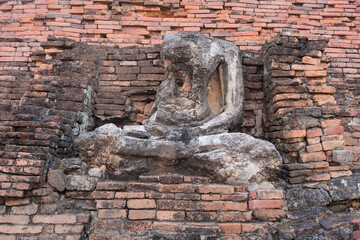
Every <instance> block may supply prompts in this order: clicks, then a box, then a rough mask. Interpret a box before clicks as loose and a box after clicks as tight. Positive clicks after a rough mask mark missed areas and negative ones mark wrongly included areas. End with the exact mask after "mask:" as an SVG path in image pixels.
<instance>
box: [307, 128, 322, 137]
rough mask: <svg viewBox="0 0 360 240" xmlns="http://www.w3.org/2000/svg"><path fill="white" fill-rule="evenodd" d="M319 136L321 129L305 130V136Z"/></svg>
mask: <svg viewBox="0 0 360 240" xmlns="http://www.w3.org/2000/svg"><path fill="white" fill-rule="evenodd" d="M321 136H322V132H321V129H315V130H308V131H307V132H306V137H307V138H314V137H321Z"/></svg>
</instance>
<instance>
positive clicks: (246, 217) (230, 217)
mask: <svg viewBox="0 0 360 240" xmlns="http://www.w3.org/2000/svg"><path fill="white" fill-rule="evenodd" d="M218 220H219V222H248V221H251V212H219V213H218Z"/></svg>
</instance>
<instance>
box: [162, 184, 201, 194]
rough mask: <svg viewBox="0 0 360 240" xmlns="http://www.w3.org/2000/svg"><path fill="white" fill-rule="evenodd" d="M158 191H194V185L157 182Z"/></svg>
mask: <svg viewBox="0 0 360 240" xmlns="http://www.w3.org/2000/svg"><path fill="white" fill-rule="evenodd" d="M159 192H169V193H179V192H182V193H194V192H195V185H192V184H159Z"/></svg>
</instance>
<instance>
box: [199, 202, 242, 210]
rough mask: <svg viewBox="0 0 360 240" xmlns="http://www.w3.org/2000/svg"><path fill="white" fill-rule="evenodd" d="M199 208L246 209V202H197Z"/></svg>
mask: <svg viewBox="0 0 360 240" xmlns="http://www.w3.org/2000/svg"><path fill="white" fill-rule="evenodd" d="M197 209H198V210H202V211H220V210H221V211H242V212H244V211H246V209H247V204H246V203H233V202H197Z"/></svg>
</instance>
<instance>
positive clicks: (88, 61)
mask: <svg viewBox="0 0 360 240" xmlns="http://www.w3.org/2000/svg"><path fill="white" fill-rule="evenodd" d="M359 11H360V6H359V3H358V2H357V1H353V0H345V1H328V0H325V1H321V0H317V1H312V0H295V1H291V2H290V1H256V0H238V1H178V0H173V1H131V0H90V1H60V0H22V1H0V12H1V16H0V22H1V24H0V31H1V36H0V186H1V187H0V214H1V215H0V238H4V239H85V238H87V237H89V238H90V239H104V238H105V236H107V237H108V239H117V238H118V239H126V238H128V239H132V237H134V236H135V235H137V236H140V235H141V236H152V237H154V236H155V237H159V236H160V237H161V236H170V237H175V236H176V235H177V233H178V232H182V234H183V235H182V236H181V237H182V238H184V236H185V238H186V237H187V236H205V237H208V238H210V239H211V237H214V236H216V237H221V239H240V237H239V235H242V236H243V237H246V236H247V235H246V234H252V235H256V236H258V237H259V238H260V239H261V238H262V237H264V236H265V235H269V234H272V235H274V237H275V238H276V237H278V238H279V237H280V238H282V237H284V236H293V235H294V236H295V237H296V235H301V234H303V235H301V236H306V234H308V232H311V233H312V234H315V233H316V234H320V235H321V234H328V235H326V236H335V239H336V236H339V235H336V234H340V233H338V232H336V231H342V233H341V234H343V235H341V236H344V234H345V235H346V234H348V233H349V234H352V231H355V232H354V238H357V239H359V238H360V231H359V224H358V222H359V218H360V217H359V216H358V214H356V213H354V214H347V215H344V216H335V217H334V218H331V217H330V216H328V215H326V214H325V215H324V214H322V215H321V219H320V218H319V219H320V220H319V219H306V224H303V221H300V220H296V221H295V222H291V221H290V220H291V219H294V218H295V219H299V218H300V216H301V217H302V216H303V215H314V214H318V213H319V212H321V213H323V211H324V209H325V210H326V209H330V210H334V209H335V210H337V211H339V209H340V210H341V211H342V210H347V209H349V208H350V207H355V208H356V207H357V203H356V201H357V200H356V199H358V198H359V197H360V194H359V192H358V189H357V186H358V183H359V182H360V179H358V177H357V176H356V174H353V173H356V172H358V171H359V168H360V165H359V156H360V147H359V146H360V107H359V106H360V102H359V101H360V98H359V96H360V82H359V80H358V79H359V78H360V52H359V45H360V37H359V36H360V35H359V26H360V25H359V22H360V21H359V20H360V13H359ZM284 28H286V29H291V30H283V31H282V33H281V34H279V35H278V33H279V32H280V31H281V30H282V29H284ZM295 29H297V30H295ZM178 31H201V32H202V33H204V34H206V35H208V36H210V37H215V38H222V39H226V40H229V41H232V42H234V43H235V44H236V45H237V46H239V48H240V50H241V52H242V54H243V72H244V84H245V114H244V116H245V117H244V123H243V124H242V126H238V128H237V129H236V130H238V131H241V132H245V133H248V134H251V135H253V136H255V137H258V138H264V139H267V140H270V141H271V142H273V143H274V144H275V145H276V147H277V148H278V150H279V151H280V152H281V154H282V155H283V157H284V165H283V169H282V177H283V179H284V180H286V182H287V183H289V184H285V183H282V185H281V186H280V185H279V186H277V187H278V189H275V190H274V189H273V190H268V189H267V190H265V189H251V190H248V186H240V187H239V186H231V185H220V186H219V185H213V184H209V183H207V181H208V180H206V179H202V180H199V179H198V178H190V177H188V176H185V177H182V176H180V177H179V176H175V177H174V176H173V177H168V180H166V177H165V178H164V177H163V178H161V177H158V176H155V177H154V178H152V179H150V178H142V181H146V183H144V182H141V178H140V182H117V181H112V182H103V181H104V180H105V179H103V178H104V176H106V175H102V176H101V177H99V178H98V179H96V178H94V177H93V176H91V177H90V178H88V176H83V175H82V174H84V173H80V170H79V171H78V170H74V172H71V174H70V175H66V178H65V180H66V181H65V180H64V181H65V182H66V184H67V185H69V184H70V183H71V181H70V180H74V179H75V180H76V179H82V180H84V182H86V183H88V182H90V183H91V184H92V185H90V188H89V186H85V187H84V186H80V187H76V186H73V185H71V184H70V186H66V187H65V186H63V188H61V189H57V188H56V187H54V184H53V185H51V184H50V185H49V184H48V183H47V181H49V176H47V173H48V170H49V169H56V168H57V167H58V165H59V163H63V162H66V161H65V160H66V159H69V158H71V157H76V154H77V153H76V152H75V151H74V149H73V147H72V143H73V139H74V137H76V136H77V135H78V134H79V133H80V132H81V131H85V130H88V129H92V128H94V127H95V126H100V125H102V124H104V123H108V122H113V123H115V124H117V125H118V126H123V125H125V124H141V122H142V121H143V120H144V119H146V118H147V117H148V115H149V111H150V108H151V106H152V102H153V100H154V96H155V93H156V90H157V87H158V85H159V84H160V82H161V81H162V79H163V68H162V62H161V59H160V56H159V53H160V49H161V36H162V35H163V34H165V33H169V32H178ZM64 37H65V38H64ZM70 162H71V161H70ZM56 171H58V170H56ZM76 171H78V172H76ZM66 174H67V173H66ZM78 176H79V177H78ZM179 178H180V179H182V180H181V181H180V180H179ZM89 179H90V180H91V181H90V180H89ZM164 179H165V180H164ZM169 179H170V180H169ZM174 179H175V180H174ZM176 179H177V180H176ZM196 179H197V180H196ZM85 180H86V181H85ZM88 180H89V181H88ZM69 181H70V183H69ZM96 181H99V182H98V183H96ZM167 181H175V182H167ZM177 181H180V182H177ZM202 181H205V182H202ZM279 181H280V180H279ZM214 186H215V187H214ZM91 187H92V188H91ZM95 187H96V189H95V190H94V188H95ZM204 189H205V190H204ZM214 189H215V190H214ZM231 189H232V190H231ZM204 191H205V192H204ZM206 191H208V192H206ZM223 191H224V192H223ZM230 192H231V193H230ZM126 196H128V197H126ZM165 203H166V204H165ZM183 203H184V204H185V205H184V204H183ZM177 204H180V205H179V209H175V208H178V207H177V206H178V205H177ZM186 204H190V205H191V207H190V205H189V208H188V209H185V208H186ZM139 206H140V208H139ZM184 206H185V208H184ZM232 207H235V208H232ZM309 209H310V210H309ZM139 211H141V212H142V214H141V215H140V217H139V215H138V214H137V213H138V212H139ZM307 211H309V212H307ZM311 211H313V212H311ZM239 212H240V213H239ZM304 212H305V213H304ZM234 215H236V217H235V216H234ZM138 218H141V219H138ZM282 218H289V222H288V223H286V224H283V225H280V226H279V227H277V225H276V224H275V225H274V222H277V221H279V220H280V219H282ZM283 221H284V220H283ZM287 224H288V225H287ZM307 224H308V225H307ZM115 225H116V229H114V226H115ZM119 226H120V228H119ZM270 226H275V227H274V228H271V227H270ZM304 226H309V228H306V227H304ZM289 229H297V230H296V231H295V232H294V231H290V230H289ZM309 229H311V230H309ZM339 229H340V230H339ZM349 231H350V232H349ZM1 234H2V235H1ZM186 234H188V235H186ZM334 234H335V235H334ZM120 236H121V237H120ZM289 239H291V238H290V237H289Z"/></svg>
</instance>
